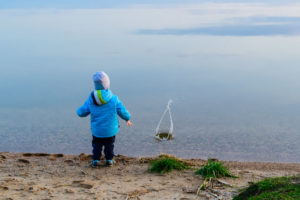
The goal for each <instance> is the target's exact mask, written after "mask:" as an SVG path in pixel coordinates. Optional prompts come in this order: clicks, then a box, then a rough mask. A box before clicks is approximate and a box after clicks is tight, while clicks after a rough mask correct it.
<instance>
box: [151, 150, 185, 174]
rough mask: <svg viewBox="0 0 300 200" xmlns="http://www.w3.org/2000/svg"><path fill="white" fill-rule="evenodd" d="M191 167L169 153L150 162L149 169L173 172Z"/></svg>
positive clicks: (158, 171) (159, 171)
mask: <svg viewBox="0 0 300 200" xmlns="http://www.w3.org/2000/svg"><path fill="white" fill-rule="evenodd" d="M188 168H190V167H189V166H188V164H187V163H185V162H183V161H181V160H179V159H177V158H176V157H171V156H168V155H161V156H159V157H158V158H157V159H155V160H153V161H152V162H151V163H150V167H149V171H150V172H157V173H161V174H163V173H165V172H171V171H172V170H174V169H176V170H184V169H188Z"/></svg>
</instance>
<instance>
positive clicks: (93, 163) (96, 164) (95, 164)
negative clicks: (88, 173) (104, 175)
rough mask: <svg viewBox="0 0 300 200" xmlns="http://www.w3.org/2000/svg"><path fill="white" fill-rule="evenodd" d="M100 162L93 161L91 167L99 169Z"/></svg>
mask: <svg viewBox="0 0 300 200" xmlns="http://www.w3.org/2000/svg"><path fill="white" fill-rule="evenodd" d="M99 162H100V161H99V160H93V161H92V162H91V167H93V168H95V167H97V166H98V164H99Z"/></svg>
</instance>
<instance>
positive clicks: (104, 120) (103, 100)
mask: <svg viewBox="0 0 300 200" xmlns="http://www.w3.org/2000/svg"><path fill="white" fill-rule="evenodd" d="M89 114H91V130H92V134H93V135H94V136H95V137H98V138H105V137H112V136H114V135H116V134H117V133H118V131H119V120H118V115H119V116H120V117H121V118H122V119H124V120H125V121H128V120H129V119H130V113H129V112H128V111H127V109H126V108H125V106H123V104H122V102H121V101H120V100H119V98H118V97H117V96H116V95H114V94H112V92H111V90H97V91H93V92H92V93H91V94H90V96H89V98H88V99H87V100H86V102H85V103H84V104H83V105H82V106H81V107H79V108H78V109H77V115H78V116H80V117H86V116H88V115H89Z"/></svg>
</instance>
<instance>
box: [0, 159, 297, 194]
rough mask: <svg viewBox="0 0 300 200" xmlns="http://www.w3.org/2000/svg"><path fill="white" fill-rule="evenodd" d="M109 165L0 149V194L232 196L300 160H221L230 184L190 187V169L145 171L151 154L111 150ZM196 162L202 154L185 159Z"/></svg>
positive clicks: (290, 170)
mask: <svg viewBox="0 0 300 200" xmlns="http://www.w3.org/2000/svg"><path fill="white" fill-rule="evenodd" d="M116 160H117V164H116V165H115V166H114V167H105V166H99V167H97V168H96V169H92V168H90V167H89V163H90V156H87V155H84V154H83V155H59V154H56V155H54V154H52V155H49V154H16V153H0V199H1V200H2V199H181V200H184V199H216V197H214V196H218V197H219V198H221V199H231V196H232V194H233V193H234V191H236V190H237V188H239V187H242V186H245V185H247V183H248V182H249V181H257V180H260V179H262V178H264V177H269V176H282V175H294V174H299V173H300V164H287V163H286V164H285V163H255V162H252V163H247V162H226V165H228V166H230V168H231V169H232V172H233V173H234V174H236V175H238V176H239V178H237V179H230V178H226V179H222V180H224V181H226V182H227V183H230V184H231V185H232V186H233V187H232V188H231V187H225V186H222V185H214V187H213V188H212V189H211V190H208V191H206V192H205V191H204V192H201V194H200V196H196V194H195V192H196V190H197V188H198V187H199V185H200V184H201V183H202V182H203V179H202V178H201V177H199V176H196V175H194V170H186V171H184V172H178V171H175V172H171V173H169V174H166V175H158V174H152V173H148V172H147V168H148V164H147V163H148V162H149V160H151V158H128V157H124V156H116ZM188 162H190V163H191V164H192V165H194V166H195V167H201V166H202V165H204V164H205V161H203V160H188Z"/></svg>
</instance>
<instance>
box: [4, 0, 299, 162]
mask: <svg viewBox="0 0 300 200" xmlns="http://www.w3.org/2000/svg"><path fill="white" fill-rule="evenodd" d="M299 11H300V5H299V4H293V3H292V4H286V5H278V4H274V5H273V4H257V3H252V4H250V3H242V4H236V3H224V4H221V3H198V4H184V5H180V6H179V5H171V4H169V5H148V4H147V5H131V6H125V7H124V8H123V7H122V8H114V7H112V8H97V9H71V8H68V9H65V8H59V9H55V8H51V9H47V8H40V9H20V8H19V9H0V22H1V23H0V44H1V45H0V69H1V73H0V99H1V100H0V151H13V152H51V153H58V152H63V153H73V154H78V153H81V152H87V153H90V152H91V144H90V143H91V133H90V130H89V118H85V119H82V118H79V117H77V116H76V109H77V108H78V107H79V106H80V105H81V104H82V103H83V102H84V101H85V100H86V98H87V97H88V95H89V94H90V92H91V90H92V89H93V83H92V78H91V77H92V75H93V73H94V72H95V71H99V70H103V71H105V72H107V73H108V74H109V76H110V78H111V89H112V91H113V92H114V93H115V94H117V95H118V96H119V98H120V99H121V100H122V101H123V103H124V104H125V105H126V107H127V108H128V110H129V111H130V112H131V114H132V121H133V123H134V127H133V128H131V129H130V128H128V127H126V126H125V123H124V122H123V121H120V124H121V129H120V132H119V134H118V135H117V141H116V150H115V151H116V153H117V154H124V155H130V156H153V155H157V154H158V153H160V152H165V153H171V154H175V155H177V156H182V157H187V158H207V157H217V158H219V159H228V160H240V161H244V160H247V161H276V162H279V161H280V162H298V163H299V162H300V145H299V141H300V123H299V122H300V93H299V91H300V80H299V74H300V68H299V63H300V57H299V52H300V35H299V34H300V28H299V27H300V14H299V13H300V12H299ZM169 99H172V100H173V105H172V107H171V109H172V114H173V120H174V129H175V131H174V136H175V139H174V140H173V141H170V142H157V141H155V139H154V130H155V128H156V125H157V123H158V121H159V119H160V116H161V114H162V113H163V111H164V109H165V106H166V104H167V102H168V100H169Z"/></svg>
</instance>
